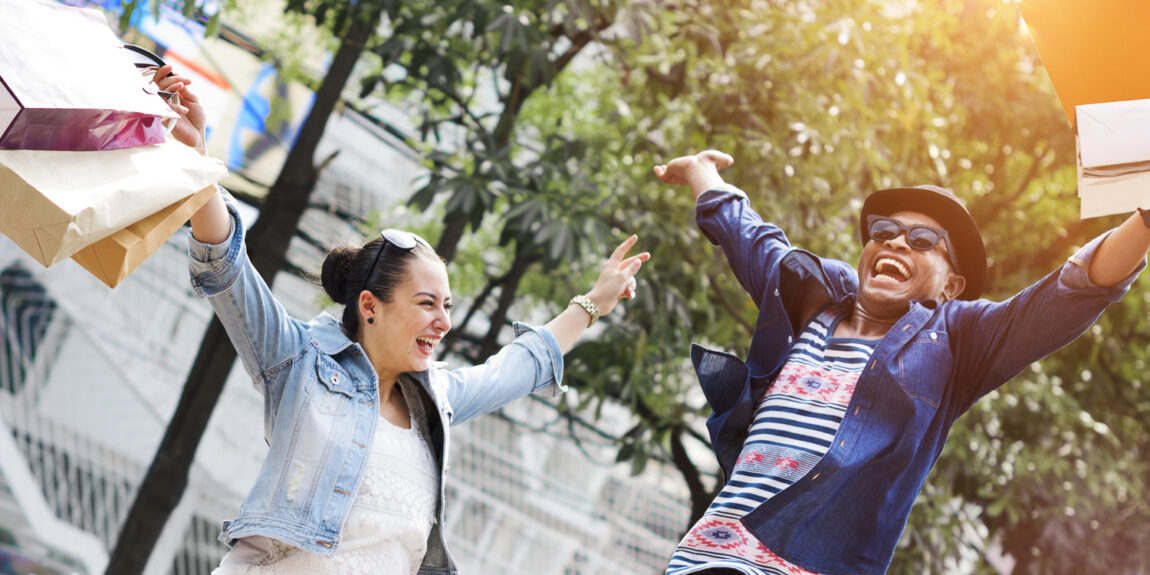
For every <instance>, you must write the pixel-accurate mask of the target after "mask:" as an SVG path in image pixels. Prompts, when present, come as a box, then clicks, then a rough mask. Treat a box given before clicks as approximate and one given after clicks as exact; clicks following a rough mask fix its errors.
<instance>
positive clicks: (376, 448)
mask: <svg viewBox="0 0 1150 575" xmlns="http://www.w3.org/2000/svg"><path fill="white" fill-rule="evenodd" d="M407 389H408V386H406V385H404V392H405V393H404V397H405V398H414V397H417V396H416V395H415V390H412V393H410V394H409V393H407ZM408 408H409V411H411V414H412V423H411V428H410V429H402V428H399V427H396V426H395V425H393V424H391V423H390V422H388V421H387V420H386V419H383V418H382V417H380V419H379V421H378V422H376V431H375V438H374V439H373V441H372V446H371V455H370V456H369V458H368V462H367V469H366V471H365V472H364V477H363V482H362V483H361V484H360V486H359V491H358V492H357V493H356V496H355V501H354V502H353V503H352V506H351V510H350V511H349V512H348V516H347V520H346V522H345V524H344V526H343V532H342V537H341V542H340V544H339V547H337V548H336V552H335V555H333V556H331V557H324V556H322V555H316V554H314V553H309V552H306V551H302V550H300V549H298V548H296V547H293V546H291V545H287V544H286V543H282V542H280V541H277V540H274V539H270V538H267V537H247V538H244V539H242V540H240V541H238V542H237V543H236V545H235V548H234V549H233V550H232V551H231V552H229V553H228V555H227V556H225V557H224V560H223V562H222V563H221V564H220V566H219V567H218V568H217V569H216V570H215V571H212V575H297V574H303V573H316V574H331V575H336V574H339V575H356V574H364V575H366V574H372V575H376V574H386V575H391V574H396V575H399V574H410V575H414V574H415V573H416V572H417V571H418V570H419V565H420V563H421V562H422V561H423V555H424V553H426V551H427V537H428V535H429V534H430V533H431V525H432V519H433V518H434V517H435V505H436V502H437V498H438V495H439V469H438V467H437V465H436V463H435V458H434V455H432V452H431V449H430V447H429V443H428V441H427V437H428V434H427V433H426V425H423V424H422V423H423V422H425V421H427V420H426V418H425V417H424V414H423V410H422V409H421V408H422V405H420V402H419V401H418V400H416V401H411V400H409V401H408ZM417 422H418V423H417Z"/></svg>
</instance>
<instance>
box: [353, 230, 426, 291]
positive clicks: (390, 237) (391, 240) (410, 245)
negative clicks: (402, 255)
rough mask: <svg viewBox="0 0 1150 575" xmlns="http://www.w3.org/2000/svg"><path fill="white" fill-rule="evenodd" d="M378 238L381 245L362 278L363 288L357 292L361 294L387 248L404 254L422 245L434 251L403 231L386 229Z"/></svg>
mask: <svg viewBox="0 0 1150 575" xmlns="http://www.w3.org/2000/svg"><path fill="white" fill-rule="evenodd" d="M379 237H380V239H382V240H383V245H381V246H379V251H378V252H375V259H373V260H371V267H369V268H367V275H365V276H363V287H362V288H360V290H359V291H361V292H362V291H363V290H365V289H367V282H368V280H370V279H371V274H372V273H374V272H375V265H376V264H378V263H379V256H380V255H382V254H383V251H384V250H386V249H387V246H389V245H391V246H395V247H397V248H399V249H401V250H403V251H405V252H407V251H411V250H413V249H415V246H416V244H423V245H425V246H427V248H428V249H431V250H433V251H434V249H435V248H432V247H431V244H429V243H427V240H425V239H423V238H421V237H419V236H417V235H415V234H413V233H411V232H408V231H404V230H397V229H394V228H388V229H386V230H383V231H381V232H379Z"/></svg>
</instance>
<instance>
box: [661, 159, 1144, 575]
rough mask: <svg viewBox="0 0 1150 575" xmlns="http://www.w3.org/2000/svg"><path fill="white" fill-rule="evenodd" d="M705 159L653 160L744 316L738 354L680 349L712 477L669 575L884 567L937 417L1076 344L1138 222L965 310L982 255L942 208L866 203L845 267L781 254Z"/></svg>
mask: <svg viewBox="0 0 1150 575" xmlns="http://www.w3.org/2000/svg"><path fill="white" fill-rule="evenodd" d="M731 163H732V159H731V157H730V156H728V155H726V154H723V153H721V152H715V151H707V152H703V153H700V154H698V155H695V156H685V157H681V158H677V159H675V160H672V161H671V162H669V163H668V164H667V165H665V166H657V167H656V168H655V174H656V175H657V176H658V177H659V178H660V179H661V180H662V181H664V182H667V183H671V184H680V185H687V186H690V188H691V190H692V192H693V193H694V195H695V198H696V201H697V215H696V218H697V223H698V224H699V227H700V229H701V230H702V231H703V234H704V235H705V236H706V237H707V239H708V240H710V241H711V242H712V243H714V244H715V245H718V246H720V247H722V249H723V252H724V253H725V254H726V256H727V260H728V262H729V263H730V265H731V269H732V271H734V273H735V275H736V277H737V278H738V280H739V282H740V283H741V284H742V286H743V287H744V289H746V290H747V292H748V293H749V294H750V295H751V297H752V298H754V299H755V302H756V303H757V304H758V307H759V318H758V320H757V322H756V329H755V333H754V336H753V338H752V340H751V348H750V352H749V354H748V357H747V360H746V361H745V362H744V361H741V360H739V359H738V358H735V357H732V356H730V355H728V354H724V353H721V352H717V351H711V350H707V349H704V348H702V347H700V346H698V345H693V346H692V349H691V359H692V361H693V363H694V365H695V369H696V372H697V374H698V377H699V383H700V385H701V386H702V388H703V392H704V395H705V396H706V398H707V401H708V403H709V404H710V406H711V408H712V410H713V413H712V415H711V417H710V418H709V419H708V421H707V428H708V430H709V432H710V434H711V441H712V444H713V447H714V450H715V453H716V455H717V456H718V459H719V464H720V467H721V469H722V472H723V476H724V478H725V480H726V481H725V484H724V487H723V489H722V491H721V492H720V494H719V495H718V496H717V497H716V498H715V500H714V501H713V502H712V503H711V506H710V507H709V508H708V509H707V511H706V512H705V514H704V515H703V517H702V518H701V519H700V520H699V521H698V522H697V523H696V524H695V525H694V526H692V528H691V530H690V531H688V533H687V535H686V536H685V537H684V538H683V540H682V541H681V542H680V543H679V545H678V547H677V548H676V549H675V552H674V555H673V556H672V558H671V561H670V564H669V565H668V568H667V573H668V574H674V575H681V574H686V573H704V572H705V573H712V574H714V573H748V574H756V575H758V574H765V573H770V574H777V573H790V574H795V573H863V574H878V573H883V572H885V571H886V569H887V567H888V565H889V564H890V560H891V557H892V556H893V554H894V548H895V544H896V543H897V542H898V539H899V536H900V534H901V533H902V530H903V527H904V526H905V525H906V520H907V517H908V516H909V515H910V509H911V505H912V504H913V503H914V499H915V497H916V495H917V494H918V491H919V490H920V488H921V487H922V484H923V482H924V481H925V479H926V475H927V473H928V472H929V471H930V469H931V467H932V466H933V465H934V462H935V460H936V459H937V458H938V456H939V454H940V453H941V452H942V448H943V445H944V443H945V441H946V436H947V433H948V431H949V430H950V428H951V426H952V425H953V424H954V422H955V420H956V419H957V418H958V417H959V416H960V415H961V414H963V413H964V412H966V410H967V409H969V408H970V406H971V405H972V404H973V403H974V402H975V401H976V400H977V399H978V398H980V397H982V396H983V395H985V394H986V393H988V392H990V391H991V390H993V389H995V388H997V387H998V386H1000V385H1002V384H1003V383H1005V382H1006V381H1008V380H1009V379H1011V378H1012V377H1014V376H1015V375H1016V374H1018V373H1019V372H1020V371H1022V370H1023V369H1024V368H1026V367H1027V366H1028V365H1029V364H1030V363H1031V362H1034V361H1036V360H1038V359H1040V358H1042V357H1044V356H1046V355H1047V354H1049V353H1052V352H1054V351H1055V350H1057V349H1059V348H1061V347H1062V346H1064V345H1066V344H1067V343H1069V342H1070V341H1072V340H1074V339H1075V338H1077V337H1078V336H1079V335H1081V334H1082V333H1083V332H1084V331H1085V330H1086V329H1087V328H1088V327H1089V326H1090V325H1091V324H1093V323H1094V321H1095V320H1097V319H1098V316H1099V315H1100V314H1101V313H1102V311H1103V310H1104V309H1105V308H1106V307H1107V306H1108V305H1109V304H1111V303H1113V302H1115V301H1117V300H1118V299H1119V298H1121V297H1122V295H1123V294H1125V293H1126V291H1127V290H1128V289H1129V286H1130V284H1131V282H1133V281H1134V278H1135V277H1136V276H1137V274H1138V273H1139V272H1140V271H1141V269H1142V268H1143V267H1144V266H1145V255H1146V251H1147V249H1148V248H1150V230H1148V229H1147V227H1146V226H1145V225H1144V224H1143V221H1142V219H1141V218H1139V217H1138V215H1135V216H1132V217H1131V218H1130V219H1129V220H1127V221H1126V222H1125V223H1123V224H1122V225H1121V226H1119V227H1118V228H1116V229H1114V230H1111V232H1109V233H1108V234H1106V235H1103V236H1101V237H1099V238H1096V239H1095V240H1093V241H1091V242H1090V243H1089V244H1087V245H1086V246H1085V247H1083V248H1082V249H1080V250H1078V252H1077V253H1075V254H1074V256H1072V257H1071V258H1070V259H1069V260H1068V261H1067V262H1066V263H1065V264H1063V265H1062V266H1061V267H1059V269H1057V270H1055V271H1054V272H1052V273H1051V274H1049V275H1047V276H1046V277H1045V278H1043V279H1041V280H1040V281H1038V282H1037V283H1035V284H1034V285H1032V286H1030V287H1028V288H1026V289H1025V290H1023V291H1022V292H1020V293H1018V294H1016V295H1015V296H1013V297H1011V298H1010V299H1008V300H1006V301H1003V302H991V301H987V300H980V299H978V297H979V295H980V293H981V291H982V284H983V280H984V278H985V275H986V253H985V248H984V247H983V242H982V238H981V235H980V234H979V231H978V226H977V225H976V224H975V223H974V221H973V219H971V217H970V214H969V212H967V210H966V208H965V206H963V204H962V203H961V201H959V199H958V198H957V197H955V196H954V195H953V194H951V193H950V192H949V191H947V190H944V189H942V188H938V187H935V186H919V187H913V188H894V189H889V190H880V191H877V192H874V193H873V194H871V195H870V196H869V197H868V198H867V200H866V202H865V203H864V204H863V208H862V212H861V213H860V216H859V220H860V224H861V226H860V227H861V235H862V242H863V252H862V255H861V256H860V258H859V262H858V265H857V267H852V266H850V265H849V264H847V263H845V262H841V261H837V260H830V259H823V258H820V257H817V256H815V255H813V254H811V253H809V252H806V251H803V250H798V249H794V248H792V247H791V245H790V243H789V242H788V241H787V238H786V236H785V235H784V234H783V231H782V230H781V229H779V228H778V227H776V226H775V225H773V224H770V223H767V222H764V221H763V220H762V219H761V218H760V217H759V215H758V214H756V213H755V212H754V211H752V209H751V207H750V205H749V203H748V201H747V197H746V194H744V193H743V192H742V191H740V190H738V189H737V188H735V187H734V186H730V185H728V184H726V183H725V182H724V181H723V179H722V178H721V177H720V176H719V173H718V171H719V170H721V169H723V168H725V167H726V166H728V165H730V164H731Z"/></svg>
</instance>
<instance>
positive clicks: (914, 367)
mask: <svg viewBox="0 0 1150 575" xmlns="http://www.w3.org/2000/svg"><path fill="white" fill-rule="evenodd" d="M953 365H954V357H953V355H951V353H950V338H948V337H947V334H946V332H944V331H940V330H923V331H922V332H920V333H919V334H917V335H916V336H915V338H914V339H913V340H911V342H910V343H909V344H907V346H906V347H904V348H903V350H902V352H901V353H899V355H898V385H899V387H901V388H902V390H903V391H904V392H906V394H907V395H908V396H910V397H911V398H913V399H916V400H918V401H922V402H924V403H926V404H927V405H930V406H931V407H933V408H938V406H939V403H940V402H941V401H942V395H943V392H944V391H945V387H946V382H947V381H949V380H950V371H951V367H952V366H953Z"/></svg>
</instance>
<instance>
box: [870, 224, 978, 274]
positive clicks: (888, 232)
mask: <svg viewBox="0 0 1150 575" xmlns="http://www.w3.org/2000/svg"><path fill="white" fill-rule="evenodd" d="M866 225H867V233H868V234H869V235H870V239H872V240H875V241H880V242H885V241H889V240H893V239H895V238H897V237H898V236H900V235H902V234H904V233H905V234H906V245H908V246H910V247H911V248H912V249H916V250H918V251H920V252H929V251H930V250H932V249H934V246H937V245H938V243H939V242H944V243H945V244H946V255H947V257H948V258H950V265H951V266H953V267H954V271H955V272H958V261H957V260H955V259H954V247H953V246H951V244H950V235H949V234H947V233H946V230H940V229H938V228H936V227H934V226H927V225H923V224H912V225H909V226H907V225H903V223H902V222H900V221H898V220H896V219H893V218H888V217H886V216H876V215H874V214H871V215H869V216H867V217H866Z"/></svg>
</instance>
